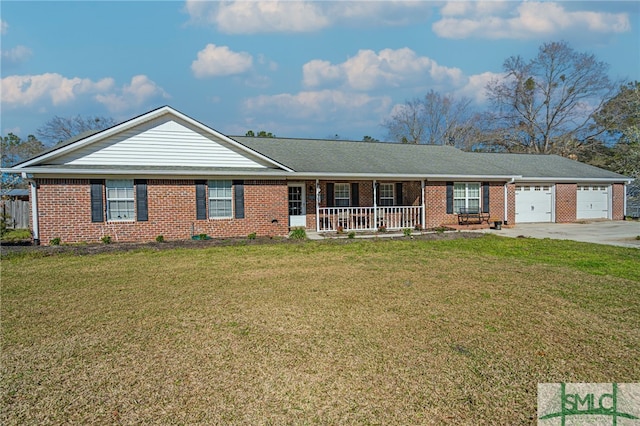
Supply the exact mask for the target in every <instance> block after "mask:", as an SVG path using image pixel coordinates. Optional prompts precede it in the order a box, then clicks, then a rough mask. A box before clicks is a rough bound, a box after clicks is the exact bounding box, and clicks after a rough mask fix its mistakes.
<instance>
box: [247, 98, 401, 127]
mask: <svg viewBox="0 0 640 426" xmlns="http://www.w3.org/2000/svg"><path fill="white" fill-rule="evenodd" d="M390 105H391V99H390V98H389V97H387V96H381V97H372V96H369V95H366V94H354V93H347V92H341V91H337V90H322V91H307V92H300V93H298V94H288V93H283V94H278V95H273V96H258V97H256V98H252V99H248V100H247V101H245V105H244V106H245V108H246V111H247V112H249V113H251V112H258V113H260V114H261V115H269V116H278V117H282V116H286V117H289V118H291V119H304V120H310V121H314V122H321V121H327V120H328V119H335V118H339V119H340V120H344V119H348V118H354V117H364V116H370V115H371V114H374V115H375V114H384V113H386V112H387V111H388V109H389V107H390Z"/></svg>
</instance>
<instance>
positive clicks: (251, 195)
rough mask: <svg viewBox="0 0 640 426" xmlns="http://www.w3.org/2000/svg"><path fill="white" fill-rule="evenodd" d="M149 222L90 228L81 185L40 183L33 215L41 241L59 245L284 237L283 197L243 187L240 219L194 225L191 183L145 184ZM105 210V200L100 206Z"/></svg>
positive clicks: (280, 186) (264, 187)
mask: <svg viewBox="0 0 640 426" xmlns="http://www.w3.org/2000/svg"><path fill="white" fill-rule="evenodd" d="M147 198H148V211H149V217H148V221H146V222H137V221H133V222H107V221H104V222H99V223H93V222H91V193H90V185H89V180H86V179H39V180H38V211H39V223H40V241H41V243H42V244H48V242H49V241H50V240H51V239H53V238H60V239H61V240H62V242H63V243H77V242H88V243H93V242H99V241H100V240H101V238H102V237H103V236H105V235H108V236H110V237H111V238H112V240H113V241H121V242H125V241H154V240H155V238H156V237H157V236H158V235H162V236H164V238H165V239H166V240H172V239H188V238H190V237H191V235H197V234H202V233H204V234H207V235H209V236H211V237H216V238H225V237H239V236H247V235H248V234H250V233H252V232H255V233H256V234H257V235H263V236H264V235H268V236H286V235H287V234H288V232H289V224H288V220H289V217H288V192H287V184H286V182H285V181H258V180H253V181H252V180H245V181H244V209H245V217H244V218H243V219H206V220H196V195H195V182H194V181H193V180H153V179H150V180H148V181H147ZM103 202H104V205H105V206H106V200H103Z"/></svg>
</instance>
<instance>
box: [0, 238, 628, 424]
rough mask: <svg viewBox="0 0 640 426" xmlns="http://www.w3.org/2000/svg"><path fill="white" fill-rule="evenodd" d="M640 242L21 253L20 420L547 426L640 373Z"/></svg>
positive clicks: (11, 276)
mask: <svg viewBox="0 0 640 426" xmlns="http://www.w3.org/2000/svg"><path fill="white" fill-rule="evenodd" d="M638 265H640V250H637V249H626V248H620V247H610V246H602V245H595V244H583V243H574V242H569V241H552V240H532V239H509V238H500V237H495V236H485V237H482V238H475V239H460V240H450V241H419V240H409V239H407V240H402V241H361V240H357V241H353V240H350V241H348V242H345V241H340V242H335V241H333V242H332V241H327V242H301V243H299V244H273V245H256V246H251V245H246V246H242V245H240V246H232V247H210V248H205V249H177V250H165V251H157V252H156V251H150V250H140V251H134V252H123V253H110V254H100V255H89V256H73V255H59V256H49V257H38V256H33V255H25V256H13V257H8V258H5V259H3V260H2V288H1V296H2V305H1V307H0V313H1V318H2V350H1V354H0V357H1V358H0V359H1V361H2V366H1V368H2V370H1V371H2V382H1V397H2V401H1V408H0V410H2V411H1V413H0V423H2V424H60V423H76V424H119V423H122V424H152V423H153V424H157V423H161V424H343V423H351V424H456V425H457V424H474V425H475V424H535V423H536V389H537V384H538V383H539V382H634V381H637V380H638V378H639V377H640V366H639V364H638V359H640V290H639V284H640V268H639V267H638Z"/></svg>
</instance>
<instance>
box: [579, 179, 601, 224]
mask: <svg viewBox="0 0 640 426" xmlns="http://www.w3.org/2000/svg"><path fill="white" fill-rule="evenodd" d="M576 198H577V201H578V203H577V206H576V216H577V218H578V219H607V218H609V186H608V185H578V196H577V197H576Z"/></svg>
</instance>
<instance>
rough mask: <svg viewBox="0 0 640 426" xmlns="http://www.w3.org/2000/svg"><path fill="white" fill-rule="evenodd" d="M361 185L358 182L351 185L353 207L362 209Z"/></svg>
mask: <svg viewBox="0 0 640 426" xmlns="http://www.w3.org/2000/svg"><path fill="white" fill-rule="evenodd" d="M359 190H360V185H359V184H358V182H352V183H351V207H360V191H359Z"/></svg>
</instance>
